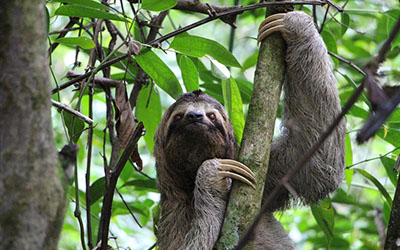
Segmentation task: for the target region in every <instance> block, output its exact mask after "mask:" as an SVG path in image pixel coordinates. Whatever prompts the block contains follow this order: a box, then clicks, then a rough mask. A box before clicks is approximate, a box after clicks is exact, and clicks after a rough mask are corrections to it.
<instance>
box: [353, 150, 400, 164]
mask: <svg viewBox="0 0 400 250" xmlns="http://www.w3.org/2000/svg"><path fill="white" fill-rule="evenodd" d="M399 148H400V146H399V147H396V148H394V149H393V150H390V151H389V152H387V153H385V154H383V155H380V156H377V157H372V158H368V159H365V160H362V161H359V162H356V163H354V164H352V165H349V166H346V169H351V168H352V167H354V166H357V165H360V164H363V163H366V162H369V161H374V160H379V159H381V158H383V157H385V156H388V155H389V154H391V153H393V152H394V151H396V150H398V149H399Z"/></svg>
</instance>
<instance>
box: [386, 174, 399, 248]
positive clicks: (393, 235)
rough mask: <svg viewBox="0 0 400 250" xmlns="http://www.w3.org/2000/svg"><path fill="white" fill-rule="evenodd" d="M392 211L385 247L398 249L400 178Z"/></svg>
mask: <svg viewBox="0 0 400 250" xmlns="http://www.w3.org/2000/svg"><path fill="white" fill-rule="evenodd" d="M392 204H393V205H392V211H391V212H390V218H389V224H388V228H387V232H386V239H385V245H384V249H385V250H389V249H398V247H399V245H398V241H399V238H400V178H398V180H397V187H396V192H395V194H394V197H393V203H392Z"/></svg>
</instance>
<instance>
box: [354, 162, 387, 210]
mask: <svg viewBox="0 0 400 250" xmlns="http://www.w3.org/2000/svg"><path fill="white" fill-rule="evenodd" d="M354 170H356V171H357V172H359V173H360V174H361V175H363V176H364V177H365V178H367V179H368V180H369V181H371V182H372V183H373V184H374V185H375V186H376V187H377V188H378V190H379V192H380V193H381V194H382V195H383V197H384V198H385V200H386V202H387V204H388V205H389V206H390V207H391V206H392V198H391V197H390V195H389V193H388V192H387V191H386V189H385V187H384V186H383V185H382V184H381V183H380V182H379V181H378V180H377V179H376V178H375V177H374V176H372V175H371V174H370V173H368V172H367V171H365V170H364V169H359V168H354Z"/></svg>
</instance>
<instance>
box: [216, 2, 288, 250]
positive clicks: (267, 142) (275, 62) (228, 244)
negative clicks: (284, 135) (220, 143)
mask: <svg viewBox="0 0 400 250" xmlns="http://www.w3.org/2000/svg"><path fill="white" fill-rule="evenodd" d="M276 3H279V2H274V4H276ZM277 12H278V11H277V10H276V9H268V11H267V16H269V15H271V14H275V13H277ZM285 48H286V43H285V42H284V40H283V39H282V36H281V34H279V33H274V34H272V35H270V36H268V37H267V38H266V39H264V40H263V41H262V42H261V47H260V50H259V56H258V62H257V68H256V73H255V77H254V89H253V94H252V97H251V103H250V106H249V111H248V115H247V118H246V125H245V129H244V133H243V140H242V143H241V148H240V152H239V157H238V160H239V161H240V162H243V163H244V164H245V165H247V166H249V167H250V168H251V169H252V171H253V172H254V174H255V176H256V179H257V183H256V191H254V190H252V189H251V188H250V187H249V186H246V185H243V184H242V183H237V182H234V185H233V187H232V191H231V195H230V197H229V203H228V207H227V210H226V212H225V220H224V225H223V227H222V230H221V233H220V234H221V238H220V239H219V240H218V242H217V244H216V248H217V249H219V250H222V249H233V248H234V247H235V246H236V245H237V243H238V242H239V240H240V239H241V238H242V237H243V235H245V233H246V231H247V228H248V227H249V226H250V222H251V221H252V220H253V218H255V217H256V215H257V213H258V211H259V209H260V207H261V201H262V195H263V191H264V183H265V179H266V176H267V170H268V163H269V154H270V149H271V145H272V137H273V135H274V127H275V118H276V114H277V110H278V103H279V97H280V93H281V89H282V83H283V79H284V74H285V61H284V58H285ZM260 138H262V139H261V140H260ZM244 211H246V212H245V213H244ZM253 239H254V237H253ZM253 239H252V240H251V241H250V242H248V243H249V245H248V249H253V242H252V241H253Z"/></svg>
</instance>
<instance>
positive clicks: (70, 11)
mask: <svg viewBox="0 0 400 250" xmlns="http://www.w3.org/2000/svg"><path fill="white" fill-rule="evenodd" d="M54 14H55V15H57V16H70V17H88V18H102V19H108V20H115V21H122V22H125V21H126V20H125V19H124V18H122V17H119V16H118V15H115V14H112V13H108V12H104V11H100V10H97V9H93V8H88V7H84V6H78V5H71V4H68V5H63V6H61V7H60V8H58V9H57V10H56V12H55V13H54Z"/></svg>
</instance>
